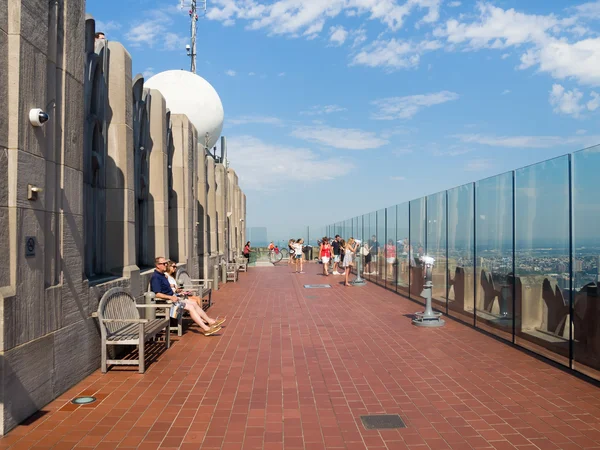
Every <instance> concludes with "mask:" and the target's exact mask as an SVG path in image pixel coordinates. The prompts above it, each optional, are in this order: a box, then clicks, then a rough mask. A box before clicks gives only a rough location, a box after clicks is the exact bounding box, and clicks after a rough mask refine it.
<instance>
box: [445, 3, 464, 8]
mask: <svg viewBox="0 0 600 450" xmlns="http://www.w3.org/2000/svg"><path fill="white" fill-rule="evenodd" d="M460 5H462V3H461V2H450V3H448V6H449V7H450V8H458V7H459V6H460Z"/></svg>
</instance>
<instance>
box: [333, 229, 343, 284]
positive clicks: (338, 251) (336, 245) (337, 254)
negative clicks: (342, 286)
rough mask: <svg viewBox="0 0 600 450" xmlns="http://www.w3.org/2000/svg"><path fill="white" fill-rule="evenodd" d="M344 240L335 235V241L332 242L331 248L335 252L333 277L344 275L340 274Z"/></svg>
mask: <svg viewBox="0 0 600 450" xmlns="http://www.w3.org/2000/svg"><path fill="white" fill-rule="evenodd" d="M341 239H342V238H340V235H339V234H336V235H335V239H333V241H332V242H331V248H332V250H333V269H332V270H331V273H332V274H333V275H342V274H341V273H339V272H338V265H339V264H340V259H341V253H342V252H341V244H340V241H341Z"/></svg>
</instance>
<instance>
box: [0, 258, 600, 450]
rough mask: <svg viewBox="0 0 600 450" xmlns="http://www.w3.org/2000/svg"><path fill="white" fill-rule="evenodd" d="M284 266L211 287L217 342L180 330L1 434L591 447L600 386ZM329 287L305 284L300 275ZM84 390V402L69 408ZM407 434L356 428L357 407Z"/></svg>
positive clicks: (336, 445) (226, 444)
mask: <svg viewBox="0 0 600 450" xmlns="http://www.w3.org/2000/svg"><path fill="white" fill-rule="evenodd" d="M306 270H307V274H294V273H291V271H290V270H289V269H288V267H287V266H282V267H275V268H251V269H250V271H249V272H248V273H247V274H241V279H240V281H239V282H238V283H236V284H228V285H226V286H225V287H224V288H223V289H222V290H220V291H219V292H217V293H215V294H214V296H213V298H214V299H215V302H216V304H215V306H214V307H213V308H211V310H210V314H211V315H213V316H216V315H226V316H227V317H228V320H227V323H226V325H227V326H226V327H225V328H224V329H223V331H222V333H221V334H220V336H215V337H204V336H203V335H201V334H199V333H198V329H197V328H196V327H191V328H189V329H188V331H187V332H186V333H185V335H184V336H183V337H181V338H175V339H174V344H173V346H172V348H171V349H170V350H169V351H167V352H164V353H160V354H159V355H158V357H157V359H156V361H155V362H153V363H151V364H150V365H149V367H148V370H147V372H146V373H145V374H143V375H140V374H138V373H137V372H136V369H135V368H127V367H119V368H113V369H112V370H110V371H109V372H108V373H107V374H105V375H103V374H101V373H100V372H96V373H94V374H93V375H91V376H90V377H88V378H86V379H85V380H83V381H82V382H81V383H79V384H78V385H77V386H76V387H74V388H73V389H71V390H70V391H69V392H67V393H65V394H64V395H62V396H61V397H60V398H59V399H57V400H55V401H54V402H52V403H51V404H49V405H47V406H46V407H45V408H44V409H43V410H42V411H41V412H40V413H39V414H38V417H37V418H33V419H30V420H29V421H28V424H27V425H21V426H19V427H17V428H16V429H14V430H13V431H12V432H10V433H9V434H8V435H7V436H5V437H4V438H2V439H0V448H12V449H38V448H39V449H42V448H53V449H71V448H95V449H115V448H118V449H121V448H123V449H125V448H129V449H132V448H140V449H176V448H179V449H200V448H202V449H207V450H208V449H221V450H228V449H231V450H246V449H264V450H279V449H289V450H294V449H307V450H320V449H346V450H355V449H356V450H358V449H367V448H368V449H374V450H375V449H382V450H383V449H388V450H392V449H398V450H400V449H401V450H407V449H410V450H417V449H422V450H436V449H452V450H459V449H465V450H466V449H497V450H504V449H518V450H529V449H542V450H546V449H563V450H568V449H600V389H598V388H596V387H594V386H593V385H592V384H588V383H586V382H584V381H581V380H579V379H578V378H576V377H574V376H572V375H570V374H568V373H565V372H564V371H561V370H559V369H557V368H554V367H552V366H551V365H549V364H547V363H544V362H542V361H539V360H537V359H535V358H533V357H531V356H528V355H527V354H525V353H523V352H521V351H519V350H517V349H514V348H511V347H510V346H508V345H506V344H503V343H500V342H498V341H496V340H494V339H492V338H490V337H487V336H485V335H483V334H481V333H480V332H477V331H475V330H473V329H470V328H469V327H467V326H465V325H462V324H460V323H457V322H454V321H452V320H448V321H447V325H446V326H445V327H444V328H439V329H423V328H417V327H414V326H412V325H411V322H410V319H409V318H407V317H406V315H407V314H410V313H414V312H415V311H418V310H420V307H419V306H418V305H416V304H415V303H413V302H411V301H409V300H407V299H404V298H402V297H400V296H398V295H396V294H394V293H391V292H388V291H386V290H385V289H383V288H381V287H378V286H375V285H372V284H368V285H367V286H366V287H363V288H354V287H352V288H345V287H343V286H342V285H341V282H342V280H341V277H333V276H330V277H329V278H327V279H325V278H323V277H322V276H320V275H318V274H317V273H318V272H319V271H320V266H317V265H312V264H310V265H308V266H307V269H306ZM324 282H328V283H331V284H332V289H304V288H303V284H308V283H315V284H316V283H324ZM80 394H83V395H94V396H96V397H98V398H99V401H98V402H97V403H95V404H93V405H90V406H79V407H76V406H73V405H71V404H70V403H69V400H70V399H71V398H72V397H75V396H77V395H80ZM379 413H388V414H394V413H397V414H400V416H401V417H402V418H403V419H404V421H405V422H406V424H407V428H405V429H400V430H381V431H377V430H366V429H365V428H364V427H363V425H362V423H361V421H360V419H359V416H360V415H363V414H379Z"/></svg>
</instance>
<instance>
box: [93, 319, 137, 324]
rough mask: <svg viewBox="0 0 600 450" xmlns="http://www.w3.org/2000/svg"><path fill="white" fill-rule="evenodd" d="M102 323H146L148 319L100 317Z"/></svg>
mask: <svg viewBox="0 0 600 450" xmlns="http://www.w3.org/2000/svg"><path fill="white" fill-rule="evenodd" d="M102 323H148V319H102Z"/></svg>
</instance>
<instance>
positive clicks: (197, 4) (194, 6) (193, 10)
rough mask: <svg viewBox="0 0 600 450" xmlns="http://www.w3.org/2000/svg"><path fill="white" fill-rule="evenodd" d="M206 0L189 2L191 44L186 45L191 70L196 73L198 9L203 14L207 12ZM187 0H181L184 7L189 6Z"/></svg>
mask: <svg viewBox="0 0 600 450" xmlns="http://www.w3.org/2000/svg"><path fill="white" fill-rule="evenodd" d="M206 1H207V0H190V3H189V11H188V13H189V15H190V29H191V30H190V31H191V33H190V34H191V38H190V45H187V46H186V49H187V55H188V56H189V57H190V60H191V62H190V71H191V72H192V73H196V35H197V29H198V26H197V22H198V9H200V12H201V14H202V16H204V15H205V14H206ZM184 2H185V0H181V7H182V8H184V7H185V6H187V5H186V4H185V3H184Z"/></svg>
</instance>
